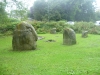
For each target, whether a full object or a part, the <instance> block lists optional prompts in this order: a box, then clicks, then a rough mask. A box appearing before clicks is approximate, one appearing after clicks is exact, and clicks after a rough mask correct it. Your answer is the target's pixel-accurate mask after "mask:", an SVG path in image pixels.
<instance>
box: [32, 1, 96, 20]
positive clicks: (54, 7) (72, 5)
mask: <svg viewBox="0 0 100 75" xmlns="http://www.w3.org/2000/svg"><path fill="white" fill-rule="evenodd" d="M93 2H95V0H55V1H54V0H47V1H46V0H36V1H35V3H34V5H33V6H32V8H31V9H30V17H31V18H33V19H35V20H38V21H52V20H53V21H59V20H67V21H71V20H72V21H87V22H89V21H94V20H95V19H96V17H95V8H94V5H93Z"/></svg>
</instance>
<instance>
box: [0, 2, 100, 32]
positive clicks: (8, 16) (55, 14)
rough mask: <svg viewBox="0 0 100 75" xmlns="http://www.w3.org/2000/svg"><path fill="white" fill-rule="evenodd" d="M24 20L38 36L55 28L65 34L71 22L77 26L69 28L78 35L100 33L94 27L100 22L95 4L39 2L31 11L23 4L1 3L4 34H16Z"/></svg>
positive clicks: (0, 9)
mask: <svg viewBox="0 0 100 75" xmlns="http://www.w3.org/2000/svg"><path fill="white" fill-rule="evenodd" d="M26 4H27V3H26ZM13 7H16V9H13ZM8 8H10V9H9V11H8ZM23 20H24V21H29V22H30V21H31V22H30V23H31V24H32V25H33V26H34V27H35V29H36V30H37V32H38V33H46V32H49V31H48V30H50V29H51V28H53V27H56V28H57V31H58V32H62V29H63V28H64V27H66V26H69V25H68V24H66V22H67V21H74V22H75V25H74V26H69V27H71V28H73V29H74V30H75V31H76V32H81V30H88V31H90V32H91V31H94V32H91V33H99V30H100V29H99V28H98V27H95V25H94V23H95V21H97V20H100V10H99V9H98V10H97V8H96V5H95V0H36V1H35V2H34V4H33V6H32V7H31V8H30V9H28V8H27V7H26V6H25V4H24V3H23V2H22V1H19V0H11V2H7V1H6V0H2V1H1V2H0V33H5V32H7V31H13V30H14V27H15V26H16V25H17V24H18V23H19V22H20V21H23ZM90 28H92V29H90Z"/></svg>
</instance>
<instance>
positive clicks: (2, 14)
mask: <svg viewBox="0 0 100 75" xmlns="http://www.w3.org/2000/svg"><path fill="white" fill-rule="evenodd" d="M5 7H6V0H3V1H2V2H0V26H1V25H3V24H4V23H6V21H7V20H8V17H7V13H6V11H5Z"/></svg>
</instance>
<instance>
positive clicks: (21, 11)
mask: <svg viewBox="0 0 100 75" xmlns="http://www.w3.org/2000/svg"><path fill="white" fill-rule="evenodd" d="M11 3H12V4H11ZM11 3H8V5H9V8H12V7H13V6H14V7H15V8H16V9H12V10H10V13H9V17H10V18H15V19H19V20H26V19H27V11H28V10H27V8H26V7H25V5H24V3H23V2H22V1H18V0H12V2H11Z"/></svg>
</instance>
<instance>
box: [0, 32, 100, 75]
mask: <svg viewBox="0 0 100 75" xmlns="http://www.w3.org/2000/svg"><path fill="white" fill-rule="evenodd" d="M39 36H43V37H45V38H44V39H42V40H38V41H37V45H38V46H37V50H30V51H12V37H11V36H6V37H0V75H100V35H89V37H88V38H81V34H77V35H76V38H77V44H76V45H72V46H65V45H62V41H63V40H62V38H63V37H62V34H39ZM49 39H52V40H55V41H56V42H46V41H47V40H49Z"/></svg>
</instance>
